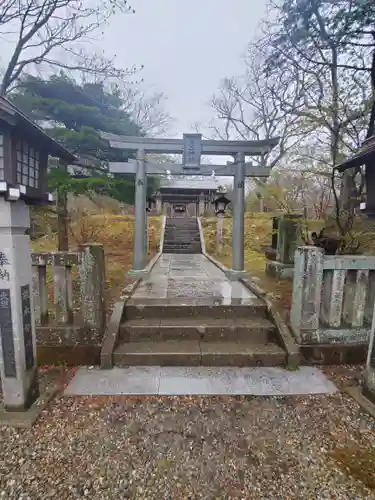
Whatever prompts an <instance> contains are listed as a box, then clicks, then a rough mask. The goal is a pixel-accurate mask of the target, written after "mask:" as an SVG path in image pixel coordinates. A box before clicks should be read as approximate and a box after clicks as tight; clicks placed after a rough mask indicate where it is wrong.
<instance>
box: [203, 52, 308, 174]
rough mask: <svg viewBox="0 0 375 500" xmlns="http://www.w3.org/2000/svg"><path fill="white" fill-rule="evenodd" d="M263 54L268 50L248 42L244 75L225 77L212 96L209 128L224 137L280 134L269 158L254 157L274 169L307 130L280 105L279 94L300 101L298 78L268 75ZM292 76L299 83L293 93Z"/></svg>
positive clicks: (297, 118) (257, 137) (268, 137)
mask: <svg viewBox="0 0 375 500" xmlns="http://www.w3.org/2000/svg"><path fill="white" fill-rule="evenodd" d="M264 57H265V52H264V51H263V50H261V49H260V47H259V46H254V45H249V47H248V49H247V52H246V55H245V71H244V74H243V75H241V76H240V77H238V78H226V79H225V80H224V81H223V83H222V85H221V87H220V88H219V90H218V92H217V93H216V94H215V95H214V96H213V98H212V102H211V106H212V108H213V110H214V112H215V115H216V117H215V119H214V120H213V121H212V122H211V123H210V125H209V128H210V130H211V131H212V133H213V134H214V135H216V136H220V137H221V138H225V139H229V138H239V139H246V140H260V139H270V138H271V137H279V138H280V140H279V144H278V147H277V148H276V149H275V150H274V151H273V152H272V153H271V154H270V155H268V157H262V158H260V159H259V160H257V159H256V158H254V161H255V162H257V161H259V164H260V165H262V166H269V167H272V168H273V167H275V166H277V165H278V164H279V163H280V161H281V160H282V158H283V157H284V156H285V155H286V154H287V153H288V151H289V150H291V149H293V147H295V146H296V144H298V143H299V142H300V140H301V138H302V137H303V135H304V132H303V131H302V130H301V127H300V119H299V117H297V116H293V115H292V114H291V113H289V112H286V111H285V110H284V109H282V108H281V107H280V106H279V104H278V99H279V97H276V96H280V95H282V96H284V97H283V99H285V100H287V96H288V98H290V99H292V100H294V102H295V103H297V101H298V95H299V92H300V89H299V88H298V85H299V83H298V82H299V80H298V78H296V75H293V76H291V75H290V74H287V72H284V73H283V74H277V75H276V74H274V75H266V74H265V72H264V70H263V59H264ZM291 78H293V81H294V82H295V83H296V88H295V89H293V92H291V88H290V79H291ZM288 102H290V101H289V100H288ZM291 105H292V106H293V103H291Z"/></svg>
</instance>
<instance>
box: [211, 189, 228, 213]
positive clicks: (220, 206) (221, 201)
mask: <svg viewBox="0 0 375 500" xmlns="http://www.w3.org/2000/svg"><path fill="white" fill-rule="evenodd" d="M229 203H230V200H229V199H228V198H227V197H226V196H225V194H224V193H219V194H218V195H217V196H216V198H215V200H214V205H215V214H216V215H217V216H219V215H224V214H225V210H226V209H227V205H229Z"/></svg>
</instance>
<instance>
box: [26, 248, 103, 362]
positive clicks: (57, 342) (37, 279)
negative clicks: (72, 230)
mask: <svg viewBox="0 0 375 500" xmlns="http://www.w3.org/2000/svg"><path fill="white" fill-rule="evenodd" d="M32 271H33V304H34V317H35V323H36V335H37V347H38V354H41V353H42V354H41V355H40V356H39V357H40V359H41V360H43V361H41V362H46V363H50V362H57V361H60V360H61V361H64V362H69V359H66V356H68V358H69V356H70V354H69V352H70V351H71V350H72V349H74V353H75V354H76V353H77V352H78V351H79V349H80V348H81V350H82V351H83V352H84V353H85V354H86V353H89V352H90V348H93V347H95V349H94V350H95V351H97V352H99V346H100V343H101V338H102V335H103V332H104V328H105V303H104V287H105V265H104V250H103V247H102V245H99V244H87V245H82V246H81V247H79V249H78V251H77V252H48V253H44V252H40V253H33V254H32ZM47 348H48V355H43V352H44V351H43V349H44V350H46V349H47ZM58 348H62V349H64V350H65V351H64V355H63V356H61V355H59V352H58ZM60 350H61V349H60ZM60 354H61V353H60ZM91 358H92V356H91ZM71 359H72V361H73V358H71Z"/></svg>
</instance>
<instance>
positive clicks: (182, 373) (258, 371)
mask: <svg viewBox="0 0 375 500" xmlns="http://www.w3.org/2000/svg"><path fill="white" fill-rule="evenodd" d="M334 392H336V387H335V385H334V384H333V383H332V382H331V381H330V380H328V378H327V377H326V376H325V375H324V374H323V373H322V372H321V371H320V370H319V369H318V368H315V367H307V366H304V367H301V368H300V369H299V370H297V371H295V372H290V371H287V370H284V369H283V368H266V367H264V368H231V367H220V368H219V367H204V366H199V367H194V366H193V367H178V366H164V367H158V366H144V367H141V366H132V367H129V368H114V369H112V370H109V371H106V370H100V369H97V368H91V369H90V368H85V367H81V368H79V370H78V372H77V373H76V375H75V376H74V378H73V379H72V381H71V382H70V384H69V385H68V387H67V388H66V390H65V395H66V396H92V395H97V396H116V395H132V396H140V395H159V396H192V395H198V396H199V395H217V396H222V395H251V396H290V395H303V394H332V393H334Z"/></svg>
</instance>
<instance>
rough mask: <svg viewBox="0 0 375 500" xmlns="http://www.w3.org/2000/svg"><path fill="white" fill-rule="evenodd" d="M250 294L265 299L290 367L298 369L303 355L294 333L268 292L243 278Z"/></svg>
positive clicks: (223, 268) (219, 264) (210, 257)
mask: <svg viewBox="0 0 375 500" xmlns="http://www.w3.org/2000/svg"><path fill="white" fill-rule="evenodd" d="M203 255H204V256H205V257H206V258H207V259H208V260H209V261H210V262H212V264H214V265H215V266H216V267H218V268H219V269H220V270H221V271H223V273H226V271H227V270H228V269H227V268H226V267H225V266H224V265H223V264H221V262H218V261H217V260H216V259H215V258H214V257H212V256H211V255H209V254H208V253H206V252H203ZM239 281H240V282H241V283H242V284H243V285H244V286H245V287H246V288H247V289H248V290H250V292H252V293H254V294H255V295H256V296H257V297H258V298H260V299H263V300H264V302H265V303H266V306H267V311H268V314H269V315H270V316H271V319H272V321H273V322H274V324H275V326H276V328H277V330H278V332H279V336H280V340H281V342H282V345H283V348H284V349H285V351H286V352H287V355H288V365H289V366H290V367H293V368H297V367H298V366H299V365H300V364H301V354H300V350H299V345H298V344H297V343H296V341H295V339H294V337H293V334H292V332H291V331H290V329H289V327H288V325H287V324H286V323H285V321H284V320H283V318H282V316H281V314H280V312H279V311H278V310H277V307H276V306H275V304H274V303H273V302H272V300H271V299H270V297H269V296H268V294H267V292H266V291H265V290H263V288H261V287H260V286H258V285H257V284H256V283H254V282H253V281H252V280H251V278H241V279H240V280H239Z"/></svg>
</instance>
